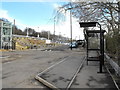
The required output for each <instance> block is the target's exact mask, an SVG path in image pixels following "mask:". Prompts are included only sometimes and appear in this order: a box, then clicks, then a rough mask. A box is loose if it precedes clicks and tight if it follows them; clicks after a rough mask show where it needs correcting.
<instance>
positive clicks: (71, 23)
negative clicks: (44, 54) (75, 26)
mask: <svg viewBox="0 0 120 90" xmlns="http://www.w3.org/2000/svg"><path fill="white" fill-rule="evenodd" d="M70 32H71V33H70V34H71V35H70V36H71V47H70V48H71V50H72V12H71V9H70Z"/></svg>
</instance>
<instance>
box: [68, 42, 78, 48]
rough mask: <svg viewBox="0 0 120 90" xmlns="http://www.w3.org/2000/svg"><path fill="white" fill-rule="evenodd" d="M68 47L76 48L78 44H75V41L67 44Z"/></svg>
mask: <svg viewBox="0 0 120 90" xmlns="http://www.w3.org/2000/svg"><path fill="white" fill-rule="evenodd" d="M69 47H70V48H71V47H72V48H77V47H78V44H77V42H72V44H71V43H70V44H69Z"/></svg>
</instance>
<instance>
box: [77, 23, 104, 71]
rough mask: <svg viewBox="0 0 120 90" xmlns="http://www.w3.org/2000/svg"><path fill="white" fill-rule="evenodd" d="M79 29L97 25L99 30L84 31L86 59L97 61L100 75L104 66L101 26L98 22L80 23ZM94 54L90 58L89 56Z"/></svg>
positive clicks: (102, 31)
mask: <svg viewBox="0 0 120 90" xmlns="http://www.w3.org/2000/svg"><path fill="white" fill-rule="evenodd" d="M79 24H80V27H84V28H85V27H96V26H97V24H98V25H99V27H100V29H99V30H86V50H87V52H86V54H87V55H86V59H87V65H88V61H99V62H100V64H99V65H100V67H99V72H100V73H102V72H103V71H102V67H103V65H104V32H105V30H102V29H101V25H100V24H99V23H98V22H80V23H79ZM91 53H92V54H93V53H96V55H95V56H94V55H93V56H92V55H90V54H91Z"/></svg>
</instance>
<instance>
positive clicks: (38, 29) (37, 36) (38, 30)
mask: <svg viewBox="0 0 120 90" xmlns="http://www.w3.org/2000/svg"><path fill="white" fill-rule="evenodd" d="M37 37H38V38H39V27H38V35H37Z"/></svg>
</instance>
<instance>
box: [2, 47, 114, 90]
mask: <svg viewBox="0 0 120 90" xmlns="http://www.w3.org/2000/svg"><path fill="white" fill-rule="evenodd" d="M85 55H86V52H85V50H84V49H79V48H78V49H75V48H74V49H73V50H72V51H71V50H70V49H68V47H67V46H60V47H56V48H52V49H44V50H40V49H38V50H27V51H11V52H3V54H2V56H1V57H2V87H3V88H39V89H41V88H45V89H46V90H49V88H48V87H46V86H44V85H43V84H42V82H39V81H38V80H35V76H36V75H40V73H42V74H41V75H43V77H41V75H40V76H39V77H41V78H43V79H44V80H45V81H46V82H49V83H51V84H52V85H54V86H56V87H58V88H64V89H65V88H66V87H67V85H68V83H69V82H70V80H71V78H72V77H73V76H74V73H75V72H76V70H77V69H78V67H79V65H80V64H81V61H82V60H83V59H84V57H85ZM56 63H58V64H56ZM52 66H53V67H52ZM98 71H99V63H98V62H94V61H93V62H89V64H88V65H87V64H86V62H85V63H84V66H83V67H82V69H81V70H80V72H79V73H78V74H77V77H76V79H75V80H74V82H73V84H72V86H71V89H72V88H78V89H80V88H81V89H83V88H88V89H91V90H94V89H95V90H96V88H99V89H101V88H102V89H103V90H104V88H105V90H106V89H107V90H108V89H110V90H114V88H116V87H115V85H114V83H113V81H112V78H111V77H110V75H109V74H108V72H107V71H106V69H104V71H105V73H97V72H98ZM43 90H44V89H43Z"/></svg>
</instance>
